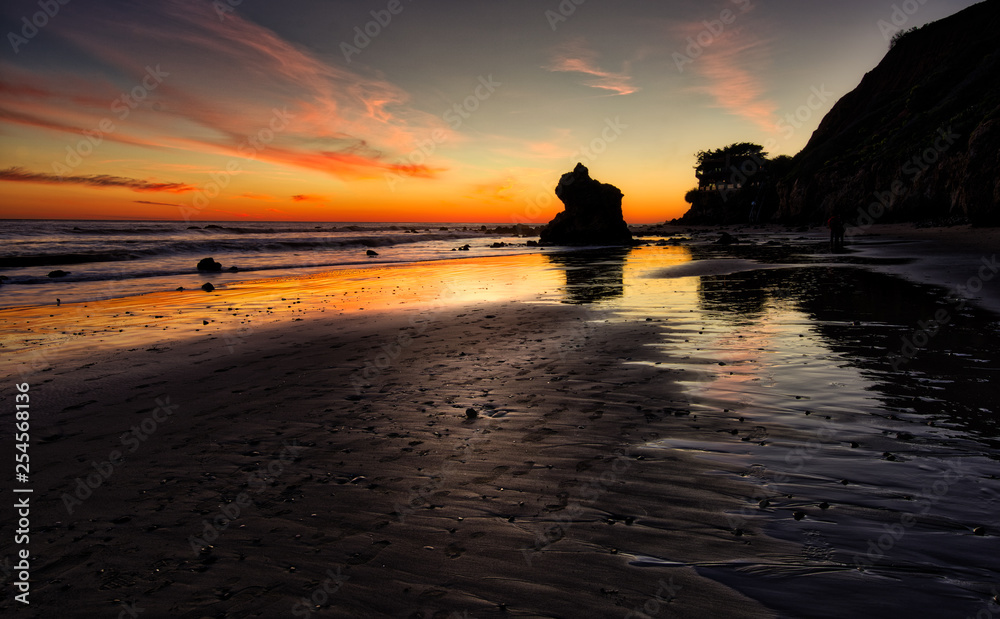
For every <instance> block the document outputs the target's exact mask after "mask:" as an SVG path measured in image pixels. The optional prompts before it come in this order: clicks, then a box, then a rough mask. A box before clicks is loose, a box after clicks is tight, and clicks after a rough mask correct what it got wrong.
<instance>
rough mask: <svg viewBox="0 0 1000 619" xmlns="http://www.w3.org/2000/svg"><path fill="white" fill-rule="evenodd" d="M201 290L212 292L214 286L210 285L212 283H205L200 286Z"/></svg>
mask: <svg viewBox="0 0 1000 619" xmlns="http://www.w3.org/2000/svg"><path fill="white" fill-rule="evenodd" d="M201 289H202V290H204V291H205V292H212V291H213V290H215V286H213V285H212V282H205V283H204V284H202V285H201Z"/></svg>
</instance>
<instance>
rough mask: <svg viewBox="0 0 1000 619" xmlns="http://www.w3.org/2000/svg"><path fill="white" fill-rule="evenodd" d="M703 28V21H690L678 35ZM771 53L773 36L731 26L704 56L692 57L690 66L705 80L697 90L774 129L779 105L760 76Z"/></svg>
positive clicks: (693, 34)
mask: <svg viewBox="0 0 1000 619" xmlns="http://www.w3.org/2000/svg"><path fill="white" fill-rule="evenodd" d="M743 19H746V18H743ZM704 29H705V25H704V23H701V22H698V23H690V24H687V25H686V26H684V27H682V28H681V30H680V34H679V35H678V36H679V37H680V38H681V39H684V38H686V37H692V38H694V37H697V36H698V34H699V33H702V31H704ZM771 56H772V52H771V40H770V39H765V38H759V37H757V36H755V34H753V33H752V32H751V31H750V30H749V29H746V28H743V27H739V26H733V27H730V28H728V29H726V30H724V31H722V32H721V33H719V34H717V35H715V36H714V37H713V38H712V40H711V44H710V45H707V46H705V47H704V52H703V53H702V55H701V56H699V57H698V58H695V59H693V62H692V64H691V68H692V69H693V71H694V72H695V73H696V74H698V75H699V76H700V77H701V78H703V79H704V84H703V85H701V86H697V87H696V90H698V91H700V92H704V93H706V94H708V95H710V96H711V97H712V98H713V99H714V100H715V103H714V107H717V108H720V109H723V110H725V111H727V112H728V113H730V114H733V115H735V116H740V117H742V118H745V119H747V120H749V121H750V122H752V123H754V124H756V125H757V126H759V127H761V128H762V129H764V130H766V131H775V130H776V125H775V118H776V114H777V111H778V104H777V103H775V102H774V101H773V100H772V99H770V98H769V97H768V96H767V94H766V92H767V89H766V87H765V84H764V81H763V80H762V79H761V73H762V71H761V68H762V67H766V66H768V65H769V64H770V62H771Z"/></svg>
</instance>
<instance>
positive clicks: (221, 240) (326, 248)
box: [0, 220, 541, 307]
mask: <svg viewBox="0 0 1000 619" xmlns="http://www.w3.org/2000/svg"><path fill="white" fill-rule="evenodd" d="M525 228H526V227H522V228H521V229H515V228H514V226H512V225H511V224H509V223H508V224H480V223H476V224H470V223H436V224H428V223H412V222H395V223H382V222H380V223H356V222H348V223H343V222H332V223H317V222H243V221H241V222H232V221H214V222H192V223H185V222H179V221H70V220H5V221H0V276H2V277H3V278H5V279H3V280H0V281H2V284H3V285H2V286H0V307H21V306H31V305H42V304H47V303H54V302H55V301H56V299H60V300H61V301H62V302H64V303H67V302H79V301H92V300H97V299H107V298H116V297H122V296H129V295H135V294H144V293H149V292H157V291H167V290H175V289H177V288H179V287H183V288H186V289H189V288H197V287H200V286H201V285H202V284H204V283H205V282H212V283H213V285H218V284H220V283H223V284H225V283H230V282H235V281H241V280H248V279H262V278H268V277H286V276H290V275H295V274H302V273H303V272H308V271H313V272H315V271H316V270H321V269H336V268H341V267H350V266H354V267H357V266H358V265H376V264H386V263H405V262H423V261H428V260H442V259H449V258H460V257H461V258H465V257H481V256H497V255H510V254H516V253H531V252H538V251H541V249H540V248H538V247H529V246H527V241H528V240H530V238H529V237H523V236H518V235H517V234H516V232H519V231H520V232H522V233H524V232H527V233H530V229H527V230H525ZM485 230H490V231H491V232H486V231H485ZM494 243H503V244H505V246H504V247H493V244H494ZM465 245H468V246H469V248H468V249H467V250H459V249H458V248H460V247H463V246H465ZM368 250H374V251H376V252H377V253H378V256H371V257H370V256H368V255H367V253H366V252H367V251H368ZM207 257H212V258H214V259H215V260H216V261H218V262H220V263H221V264H222V266H223V269H224V270H223V272H221V273H204V272H199V271H197V269H196V266H197V264H198V262H199V261H200V260H201V259H202V258H207ZM231 267H236V269H237V270H236V271H235V272H231V271H229V269H230V268H231ZM56 270H61V271H65V272H67V273H68V274H67V275H65V276H62V277H49V274H50V273H52V272H53V271H56Z"/></svg>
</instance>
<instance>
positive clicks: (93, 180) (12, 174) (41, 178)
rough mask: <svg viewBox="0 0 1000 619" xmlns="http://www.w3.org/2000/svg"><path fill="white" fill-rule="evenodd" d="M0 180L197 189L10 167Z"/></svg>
mask: <svg viewBox="0 0 1000 619" xmlns="http://www.w3.org/2000/svg"><path fill="white" fill-rule="evenodd" d="M0 181H14V182H22V183H43V184H47V185H87V186H90V187H124V188H126V189H131V190H132V191H165V192H168V193H184V192H186V191H194V190H195V189H197V188H196V187H194V186H192V185H188V184H186V183H154V182H151V181H147V180H142V179H136V178H127V177H124V176H111V175H108V174H91V175H89V176H57V175H55V174H45V173H41V172H27V171H25V170H24V169H23V168H18V167H11V168H7V169H5V170H0Z"/></svg>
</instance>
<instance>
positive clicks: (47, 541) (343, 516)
mask: <svg viewBox="0 0 1000 619" xmlns="http://www.w3.org/2000/svg"><path fill="white" fill-rule="evenodd" d="M593 318H594V316H592V315H589V314H588V312H587V311H586V310H585V309H583V308H581V307H578V306H553V305H530V304H525V303H516V302H512V303H504V304H489V305H482V306H475V307H467V308H463V309H461V310H436V311H424V312H422V313H421V312H408V311H403V312H397V313H385V314H382V315H378V316H376V315H374V314H372V315H368V316H360V315H348V316H342V317H337V318H334V319H321V320H313V321H309V322H299V323H295V325H296V326H295V328H292V329H290V328H288V327H287V325H286V326H279V327H276V328H272V329H270V330H267V329H264V330H260V331H258V332H255V333H254V334H253V336H252V337H251V338H248V340H247V341H246V342H245V343H243V344H241V345H240V346H238V347H236V349H235V351H234V352H232V353H230V352H229V350H228V347H227V346H226V345H225V344H224V343H223V342H222V341H221V340H220V338H215V339H213V340H208V341H195V342H190V343H182V344H177V345H175V346H171V347H169V348H166V349H159V350H135V351H132V352H127V353H118V354H115V355H113V356H111V357H110V358H100V357H92V358H82V359H80V358H77V359H76V360H74V361H72V362H69V361H62V360H60V361H59V362H58V363H56V364H55V367H53V369H51V371H42V372H39V373H37V374H35V375H33V376H32V377H31V378H29V381H30V383H31V391H30V393H31V396H32V405H33V408H32V411H33V417H32V419H33V426H32V427H33V433H34V434H33V436H34V441H35V442H34V443H33V445H32V450H31V459H32V463H33V469H32V471H33V476H32V478H31V486H32V487H34V488H35V494H34V495H33V496H32V502H33V505H34V509H33V510H32V514H31V518H32V527H33V534H32V538H31V552H32V557H31V570H32V581H33V586H32V589H31V594H30V600H31V604H30V610H29V608H16V610H17V611H18V613H17V616H39V617H51V616H57V615H68V616H113V615H116V614H117V613H119V611H123V610H124V608H125V607H124V606H122V603H125V604H126V605H131V604H135V606H136V607H141V608H142V609H144V611H145V614H144V616H147V617H164V616H184V617H201V616H207V617H223V616H229V617H240V616H261V617H277V616H287V615H292V616H306V615H307V614H309V613H308V610H307V609H308V608H316V609H317V610H322V614H323V616H341V617H365V616H403V617H408V616H424V617H434V616H449V615H450V613H452V612H458V613H459V615H460V616H463V615H462V613H466V612H467V613H468V616H474V617H488V616H504V613H507V615H511V616H559V617H582V616H593V617H597V616H625V615H627V614H628V613H629V611H631V610H638V611H642V609H643V608H644V607H645V608H646V611H647V612H648V611H651V610H655V611H656V612H649V614H650V615H651V616H673V615H684V616H698V615H701V616H734V615H737V614H738V615H740V616H754V615H760V616H766V615H767V613H766V612H764V610H763V609H761V608H760V607H759V606H758V605H756V604H755V603H753V602H751V601H750V600H748V599H746V598H743V597H742V596H740V595H739V594H736V593H734V592H733V591H731V590H729V589H727V588H725V587H723V586H722V585H720V584H717V583H715V582H713V581H711V580H708V579H706V578H702V577H700V576H698V575H697V574H696V573H695V572H694V571H693V570H691V569H676V570H671V571H670V572H669V573H664V572H660V571H655V570H641V569H636V568H635V567H630V565H629V562H630V561H631V560H632V559H633V557H632V556H631V555H630V554H628V553H630V552H631V553H634V552H638V551H645V552H649V553H654V554H655V552H656V551H657V550H658V549H663V548H666V547H669V548H670V554H671V555H672V556H673V557H676V559H677V560H680V561H686V560H701V561H704V560H725V559H732V558H739V557H751V556H753V557H755V558H756V559H758V560H759V559H760V558H761V557H763V556H766V555H767V553H768V552H770V551H771V550H770V549H772V548H774V547H775V546H779V545H780V543H779V542H775V541H770V540H768V539H766V538H762V537H749V536H747V537H738V536H736V535H734V534H733V532H732V531H731V530H730V528H729V526H728V525H727V523H726V518H725V511H726V510H727V509H730V508H732V507H733V505H734V504H735V503H734V500H733V497H734V496H737V495H739V494H740V492H742V491H744V490H745V489H743V490H741V488H740V487H739V486H738V485H736V484H735V483H730V482H727V481H725V480H723V479H719V478H718V477H717V476H710V475H708V474H707V473H706V467H705V465H704V464H702V463H698V462H695V461H693V460H690V459H687V458H685V457H684V456H682V455H668V454H666V453H664V452H663V450H659V451H658V452H656V453H653V452H651V451H650V450H643V449H638V448H635V447H633V445H634V444H635V443H638V442H640V441H642V440H646V439H651V438H656V437H660V436H663V435H664V434H666V433H670V434H672V435H675V436H676V435H678V433H683V432H685V431H691V430H690V428H691V427H692V426H694V425H697V422H696V421H694V420H692V419H691V418H690V417H689V416H686V415H684V416H678V415H675V413H678V412H684V411H686V407H685V405H684V402H683V401H679V400H678V393H677V389H675V388H674V387H672V386H671V384H670V383H669V382H665V381H664V380H663V377H662V374H660V373H657V372H654V371H653V370H650V369H648V368H646V369H644V366H639V365H623V364H622V363H621V362H620V361H621V359H622V358H624V357H633V356H635V355H636V343H637V342H641V341H643V340H644V339H648V338H649V337H650V336H651V335H652V330H653V329H654V328H655V327H654V326H653V325H651V324H639V325H632V326H627V325H603V324H600V325H597V324H590V323H587V322H586V321H587V320H588V319H593ZM401 336H404V337H401ZM640 354H641V353H640ZM369 361H371V362H372V365H371V366H369V367H370V368H375V364H378V366H382V368H381V369H378V368H375V369H376V370H377V372H376V371H375V370H372V369H370V370H369V372H368V375H367V378H369V379H371V380H364V379H365V378H366V377H365V375H364V373H363V371H362V369H363V368H365V367H366V364H367V363H368V362H369ZM359 379H361V380H364V382H365V386H364V387H362V388H360V389H356V388H355V386H354V384H356V383H358V381H359ZM4 385H5V391H6V393H5V396H6V397H5V399H6V400H7V401H8V402H9V401H10V389H9V387H12V381H11V379H7V380H5V382H4ZM468 409H473V410H475V411H476V413H477V416H476V417H475V418H474V419H469V418H468V414H467V410H468ZM132 428H138V431H137V432H136V431H135V430H130V429H132ZM130 432H131V433H130ZM133 450H134V451H133ZM115 451H118V452H121V453H122V454H123V460H121V461H119V460H117V459H115V458H110V459H115V462H111V463H109V456H110V455H111V454H112V453H113V452H115ZM95 463H96V465H95ZM100 470H103V471H104V473H98V472H97V471H100ZM99 475H107V478H106V479H100V478H99ZM88 478H89V479H90V481H91V483H92V485H94V486H96V487H95V488H92V489H91V488H86V487H80V486H81V482H80V481H77V480H78V479H79V480H84V483H86V480H87V479H88ZM98 480H99V481H100V484H99V485H98V484H97V481H98ZM88 495H89V496H88ZM69 510H72V513H68V511H69ZM5 542H6V540H5ZM303 600H306V601H308V605H306V604H302V603H301V602H302V601H303ZM668 600H671V601H668ZM3 606H4V607H5V608H6V609H8V610H10V609H12V608H15V606H19V605H16V604H15V603H14V602H13V601H12V600H11V599H10V598H9V597H8V598H7V599H6V600H5V601H4V602H3ZM126 616H127V615H126Z"/></svg>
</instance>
